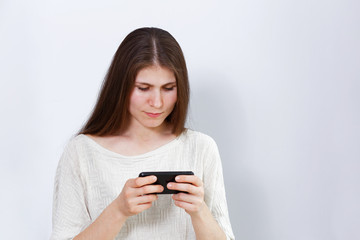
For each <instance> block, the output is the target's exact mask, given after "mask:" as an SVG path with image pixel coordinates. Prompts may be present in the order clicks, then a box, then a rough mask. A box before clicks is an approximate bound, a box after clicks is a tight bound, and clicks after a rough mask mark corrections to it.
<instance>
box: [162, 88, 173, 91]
mask: <svg viewBox="0 0 360 240" xmlns="http://www.w3.org/2000/svg"><path fill="white" fill-rule="evenodd" d="M174 88H175V87H166V88H164V89H165V91H172V90H174Z"/></svg>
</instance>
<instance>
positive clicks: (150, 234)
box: [51, 28, 234, 240]
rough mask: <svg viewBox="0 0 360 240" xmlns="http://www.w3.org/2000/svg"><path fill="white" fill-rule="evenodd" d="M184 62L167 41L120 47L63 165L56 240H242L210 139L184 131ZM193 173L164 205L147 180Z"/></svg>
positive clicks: (153, 33) (155, 38) (140, 40)
mask: <svg viewBox="0 0 360 240" xmlns="http://www.w3.org/2000/svg"><path fill="white" fill-rule="evenodd" d="M188 102H189V83H188V75H187V69H186V64H185V59H184V56H183V53H182V51H181V48H180V46H179V44H178V43H177V42H176V40H175V39H174V38H173V37H172V36H171V35H170V34H169V33H168V32H166V31H164V30H161V29H158V28H141V29H137V30H135V31H133V32H131V33H130V34H129V35H128V36H127V37H126V38H125V39H124V41H123V42H122V43H121V45H120V46H119V48H118V50H117V52H116V53H115V56H114V59H113V61H112V63H111V66H110V68H109V71H108V73H107V75H106V77H105V80H104V83H103V86H102V89H101V92H100V95H99V98H98V101H97V103H96V106H95V108H94V110H93V113H92V115H91V116H90V118H89V120H88V121H87V123H86V124H85V126H84V127H83V128H82V130H81V131H80V132H79V134H78V135H77V136H76V137H74V138H73V139H72V140H71V141H70V142H69V143H68V145H67V147H66V149H65V151H64V153H63V155H62V157H61V159H60V161H59V165H58V169H57V173H56V178H55V189H54V206H53V232H52V236H51V239H53V240H55V239H76V240H80V239H114V238H115V239H137V240H139V239H206V240H209V239H234V236H233V233H232V229H231V225H230V221H229V216H228V210H227V203H226V197H225V189H224V181H223V175H222V166H221V160H220V156H219V153H218V149H217V146H216V143H215V142H214V141H213V140H212V138H210V137H209V136H207V135H205V134H202V133H199V132H196V131H192V130H190V129H186V128H185V127H184V124H185V120H186V115H187V109H188ZM181 170H186V171H193V172H194V174H195V175H181V176H177V178H176V182H172V183H169V184H168V185H167V188H169V189H171V190H178V191H181V193H177V194H172V195H169V194H162V195H157V193H160V192H162V191H163V190H164V188H163V187H162V186H161V185H154V184H152V183H155V182H156V177H155V176H148V177H138V175H139V173H140V172H144V171H181Z"/></svg>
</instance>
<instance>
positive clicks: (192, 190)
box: [167, 182, 201, 195]
mask: <svg viewBox="0 0 360 240" xmlns="http://www.w3.org/2000/svg"><path fill="white" fill-rule="evenodd" d="M167 188H168V189H171V190H176V191H181V192H187V193H189V194H195V195H198V194H200V193H201V190H200V188H199V187H196V186H194V185H192V184H190V183H174V182H171V183H168V185H167Z"/></svg>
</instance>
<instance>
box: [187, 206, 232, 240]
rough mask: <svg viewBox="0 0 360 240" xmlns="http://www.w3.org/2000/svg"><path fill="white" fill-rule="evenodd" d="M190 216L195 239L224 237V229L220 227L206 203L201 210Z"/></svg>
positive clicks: (219, 238) (209, 239)
mask: <svg viewBox="0 0 360 240" xmlns="http://www.w3.org/2000/svg"><path fill="white" fill-rule="evenodd" d="M190 216H191V221H192V225H193V227H194V231H195V235H196V239H197V240H203V239H206V240H211V239H214V240H215V239H216V240H222V239H224V240H225V239H226V235H225V233H224V231H223V230H222V229H221V228H220V226H219V224H218V223H217V222H216V220H215V219H214V217H213V216H212V214H211V212H210V209H209V208H208V207H207V205H206V204H204V208H203V210H202V211H201V212H199V213H198V214H192V215H190Z"/></svg>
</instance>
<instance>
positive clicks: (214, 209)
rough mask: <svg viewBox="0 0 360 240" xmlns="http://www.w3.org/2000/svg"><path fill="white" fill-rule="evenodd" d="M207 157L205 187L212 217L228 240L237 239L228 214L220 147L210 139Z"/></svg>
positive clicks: (206, 199)
mask: <svg viewBox="0 0 360 240" xmlns="http://www.w3.org/2000/svg"><path fill="white" fill-rule="evenodd" d="M206 152H207V154H206V155H207V157H206V159H205V162H204V165H205V166H204V179H203V181H204V187H205V189H204V190H205V202H206V204H207V205H208V207H209V209H210V211H211V213H212V215H213V216H214V218H215V220H216V221H217V222H218V224H219V226H220V227H221V228H222V230H223V231H224V233H225V234H226V237H227V239H231V240H233V239H235V237H234V234H233V231H232V228H231V224H230V219H229V213H228V207H227V202H226V194H225V185H224V178H223V170H222V164H221V159H220V154H219V150H218V147H217V145H216V143H215V141H214V140H213V139H210V144H209V148H208V149H207V151H206Z"/></svg>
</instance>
